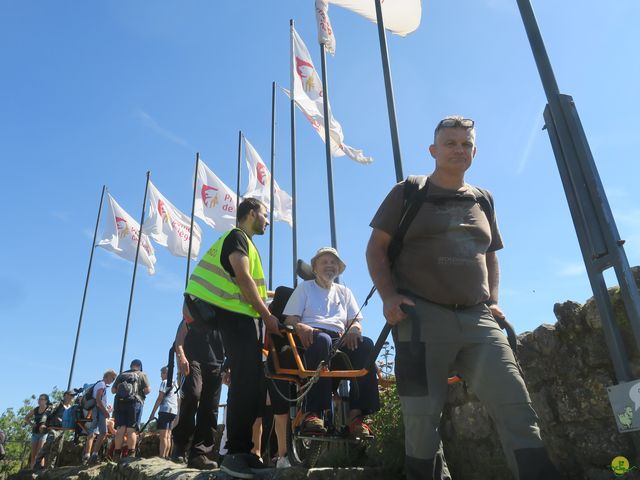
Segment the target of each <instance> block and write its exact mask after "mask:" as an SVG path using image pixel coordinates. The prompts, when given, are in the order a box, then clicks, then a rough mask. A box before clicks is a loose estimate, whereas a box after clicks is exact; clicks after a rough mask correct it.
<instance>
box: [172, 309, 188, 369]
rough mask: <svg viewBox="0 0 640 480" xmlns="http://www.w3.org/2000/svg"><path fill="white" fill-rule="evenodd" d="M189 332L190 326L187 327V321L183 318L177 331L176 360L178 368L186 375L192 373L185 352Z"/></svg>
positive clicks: (175, 343)
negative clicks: (185, 342)
mask: <svg viewBox="0 0 640 480" xmlns="http://www.w3.org/2000/svg"><path fill="white" fill-rule="evenodd" d="M188 332H189V327H187V323H186V322H185V321H184V320H182V321H181V322H180V326H179V327H178V331H177V332H176V339H175V342H174V345H175V347H176V360H177V362H178V370H180V373H181V374H182V375H184V376H185V377H186V376H188V375H189V373H191V372H190V371H189V359H188V358H187V356H186V355H185V353H184V339H185V338H186V337H187V333H188Z"/></svg>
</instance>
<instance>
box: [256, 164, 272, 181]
mask: <svg viewBox="0 0 640 480" xmlns="http://www.w3.org/2000/svg"><path fill="white" fill-rule="evenodd" d="M256 174H257V175H258V181H259V182H260V183H261V184H262V185H264V182H265V181H266V180H267V175H269V174H268V173H267V167H265V166H264V163H261V162H258V164H257V165H256Z"/></svg>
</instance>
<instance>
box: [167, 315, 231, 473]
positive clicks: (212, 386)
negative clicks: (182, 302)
mask: <svg viewBox="0 0 640 480" xmlns="http://www.w3.org/2000/svg"><path fill="white" fill-rule="evenodd" d="M201 305H202V304H201ZM192 308H194V307H192ZM196 308H197V307H196ZM194 315H195V316H192V315H184V314H183V320H181V321H180V325H179V326H178V331H177V332H176V337H175V341H174V347H175V356H176V358H177V363H178V368H179V370H180V374H181V375H182V378H183V379H184V382H183V383H182V388H181V394H182V398H181V402H180V408H179V411H178V423H177V424H176V425H175V427H174V429H173V432H172V440H173V449H172V452H171V460H173V461H174V462H176V463H185V462H187V463H188V465H189V467H191V468H197V469H200V470H206V469H212V468H216V467H217V463H216V462H214V461H213V460H211V459H210V458H209V457H208V455H209V453H210V452H211V451H212V450H213V446H214V441H215V435H216V430H217V427H218V405H219V404H220V392H221V388H222V379H221V376H220V370H221V367H222V363H223V362H224V348H223V346H222V336H221V334H220V331H219V330H218V328H217V322H216V320H215V316H214V315H212V314H211V312H210V311H209V309H207V308H206V307H205V308H204V309H201V310H200V311H199V313H195V314H194ZM167 383H169V379H167ZM187 449H188V450H187Z"/></svg>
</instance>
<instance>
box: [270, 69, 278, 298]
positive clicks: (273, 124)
mask: <svg viewBox="0 0 640 480" xmlns="http://www.w3.org/2000/svg"><path fill="white" fill-rule="evenodd" d="M275 168H276V82H272V83H271V185H270V187H271V194H270V197H269V198H270V199H271V201H270V202H269V203H270V205H269V222H270V223H271V228H270V229H269V290H273V230H274V228H273V208H274V206H275V203H276V197H275V190H276V184H275V180H274V177H275V175H276V172H275Z"/></svg>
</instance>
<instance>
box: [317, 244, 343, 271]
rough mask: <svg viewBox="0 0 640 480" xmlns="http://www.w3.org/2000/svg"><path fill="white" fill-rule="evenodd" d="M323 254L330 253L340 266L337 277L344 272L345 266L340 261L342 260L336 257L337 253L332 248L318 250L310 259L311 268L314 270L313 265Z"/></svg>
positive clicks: (338, 256)
mask: <svg viewBox="0 0 640 480" xmlns="http://www.w3.org/2000/svg"><path fill="white" fill-rule="evenodd" d="M325 253H330V254H331V255H333V256H334V257H336V258H337V259H338V263H339V265H340V269H339V272H338V275H341V274H342V272H344V270H345V269H346V268H347V265H346V264H345V263H344V262H343V261H342V259H341V258H340V255H338V251H337V250H336V249H335V248H333V247H322V248H320V249H318V251H317V252H316V254H315V255H314V256H313V258H312V259H311V268H315V266H314V263H316V260H317V259H318V258H319V257H321V256H322V255H324V254H325Z"/></svg>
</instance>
